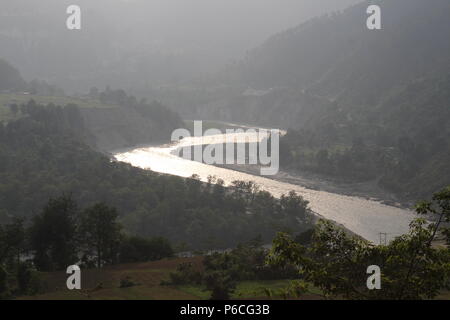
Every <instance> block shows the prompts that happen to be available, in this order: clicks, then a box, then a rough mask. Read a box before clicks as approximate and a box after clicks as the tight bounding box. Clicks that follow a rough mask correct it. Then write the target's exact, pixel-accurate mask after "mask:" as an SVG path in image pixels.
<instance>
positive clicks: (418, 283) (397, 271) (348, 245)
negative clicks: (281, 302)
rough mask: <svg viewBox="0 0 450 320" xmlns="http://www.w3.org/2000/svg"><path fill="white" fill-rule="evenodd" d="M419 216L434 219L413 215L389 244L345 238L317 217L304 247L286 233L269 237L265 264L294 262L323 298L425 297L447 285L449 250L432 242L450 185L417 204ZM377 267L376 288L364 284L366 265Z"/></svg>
mask: <svg viewBox="0 0 450 320" xmlns="http://www.w3.org/2000/svg"><path fill="white" fill-rule="evenodd" d="M417 212H418V213H421V214H429V213H433V214H436V215H437V219H436V221H435V222H432V223H428V222H427V221H425V220H424V219H416V220H414V221H413V222H412V223H411V225H410V231H409V233H408V234H405V235H402V236H400V237H397V238H396V239H395V240H393V241H392V242H391V243H390V244H389V245H386V246H375V245H373V244H371V243H369V242H367V241H365V240H363V239H361V238H358V237H355V236H351V235H349V234H348V233H347V232H345V231H344V230H342V229H340V228H338V227H336V226H335V225H334V224H333V223H331V222H329V221H323V220H322V221H320V222H319V223H318V225H317V227H316V230H315V232H314V235H313V239H312V244H311V245H310V247H308V248H307V247H304V246H302V245H301V244H299V243H298V242H296V241H294V240H293V239H292V238H291V237H290V236H288V235H287V234H279V235H278V236H277V238H276V239H275V240H274V243H273V248H272V250H271V254H270V258H269V263H271V264H281V265H283V264H286V263H292V264H295V265H296V266H297V267H298V268H299V270H301V271H300V275H301V277H302V278H303V279H304V280H306V281H308V282H311V283H313V284H314V285H315V286H316V287H319V288H320V289H321V290H322V292H323V294H324V295H325V296H327V297H344V298H347V299H431V298H433V297H435V296H436V295H437V294H438V293H439V291H440V290H442V289H444V288H448V286H449V285H448V280H449V277H450V251H449V249H448V248H445V249H439V248H434V247H433V246H432V244H433V241H434V240H435V238H436V235H437V234H438V232H439V230H442V231H444V232H446V231H447V230H448V229H445V228H444V229H442V228H441V224H442V222H443V221H444V220H447V221H448V219H449V218H450V188H447V189H444V190H443V191H441V192H439V193H436V194H435V195H434V196H433V201H431V202H422V203H420V204H419V205H418V206H417ZM370 265H377V266H379V267H380V268H381V270H382V278H381V279H382V290H369V289H368V288H367V287H366V280H367V274H366V271H367V267H368V266H370Z"/></svg>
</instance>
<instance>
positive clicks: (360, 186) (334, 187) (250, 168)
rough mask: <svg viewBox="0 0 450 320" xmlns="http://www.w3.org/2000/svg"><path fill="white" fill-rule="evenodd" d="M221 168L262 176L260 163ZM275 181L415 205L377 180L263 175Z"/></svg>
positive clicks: (399, 205) (395, 204) (288, 173)
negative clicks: (382, 187) (388, 189)
mask: <svg viewBox="0 0 450 320" xmlns="http://www.w3.org/2000/svg"><path fill="white" fill-rule="evenodd" d="M217 167H220V168H226V169H230V170H235V171H239V172H243V173H247V174H251V175H256V176H261V174H260V166H259V165H237V164H233V165H217ZM261 177H265V178H268V179H272V180H275V181H280V182H286V183H290V184H295V185H298V186H301V187H304V188H307V189H311V190H316V191H325V192H330V193H335V194H340V195H345V196H351V197H359V198H363V199H366V200H372V201H377V202H380V203H382V204H385V205H389V206H393V207H397V208H401V209H411V208H412V206H413V205H414V204H413V203H411V202H408V201H403V200H400V199H398V198H397V197H395V195H393V194H391V193H389V192H387V191H385V190H383V189H381V188H380V187H379V186H378V185H377V182H376V181H368V182H359V183H356V182H339V181H334V180H330V179H326V178H324V177H322V176H320V175H317V174H313V173H307V172H305V173H301V174H300V173H298V172H293V171H286V170H280V171H279V172H278V173H277V174H276V175H273V176H261Z"/></svg>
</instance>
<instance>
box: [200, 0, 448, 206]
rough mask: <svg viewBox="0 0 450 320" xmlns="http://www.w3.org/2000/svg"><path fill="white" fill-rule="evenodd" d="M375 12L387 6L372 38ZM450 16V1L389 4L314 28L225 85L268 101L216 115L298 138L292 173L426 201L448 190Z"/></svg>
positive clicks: (362, 7) (239, 68)
mask: <svg viewBox="0 0 450 320" xmlns="http://www.w3.org/2000/svg"><path fill="white" fill-rule="evenodd" d="M369 3H370V4H374V3H378V4H379V5H380V6H381V9H382V30H377V31H373V30H368V29H367V28H366V17H367V14H366V9H367V7H368V5H369ZM449 13H450V2H449V1H447V0H431V1H422V0H395V1H387V0H383V1H376V2H373V1H370V2H368V1H366V2H363V3H361V4H359V5H356V6H353V7H351V8H349V9H347V10H346V11H344V12H343V13H341V14H336V15H332V16H324V17H321V18H317V19H313V20H311V21H309V22H308V23H305V24H303V25H301V26H299V27H297V28H295V29H291V30H288V31H286V32H284V33H281V34H278V35H276V36H274V37H272V38H270V39H269V40H268V41H267V42H266V43H265V44H263V45H262V46H261V47H259V48H257V49H255V50H254V51H253V52H251V53H250V54H249V55H248V56H247V57H246V58H245V59H244V60H243V61H241V62H240V63H239V64H237V65H236V66H233V67H230V68H228V69H227V70H226V71H225V72H224V73H222V74H221V75H220V77H218V79H220V81H223V82H224V83H227V84H228V85H229V86H235V87H236V86H241V92H244V91H245V92H248V91H249V90H248V89H247V88H248V87H250V88H254V89H258V90H259V91H258V92H263V94H261V95H258V96H255V95H253V96H251V97H248V96H247V95H245V94H242V95H238V96H235V97H233V98H229V99H222V100H221V101H220V104H219V103H216V104H215V103H210V104H209V107H212V109H213V110H215V112H216V114H218V115H222V116H224V117H225V118H227V120H234V121H246V120H254V121H255V122H257V123H260V124H264V125H272V126H279V127H285V128H291V129H294V130H295V131H291V134H288V136H287V137H286V138H285V139H284V142H286V143H284V144H283V145H284V147H285V148H287V149H288V150H283V154H291V155H292V156H291V157H287V158H285V159H284V165H285V167H289V168H295V169H300V170H310V171H315V172H318V173H321V174H324V175H326V176H333V177H339V178H340V179H344V180H357V181H366V180H372V179H373V180H375V181H377V182H378V184H379V185H381V186H383V187H384V188H387V189H388V190H390V191H393V192H395V193H397V194H399V195H402V196H404V197H406V198H409V199H417V198H420V197H423V196H427V195H428V194H430V193H432V192H434V191H437V190H438V189H439V188H441V187H443V186H445V185H447V184H450V176H449V175H448V163H449V159H450V158H449V154H450V146H449V144H448V137H449V136H450V132H449V128H450V113H449V110H450V96H449V93H450V81H449V79H450V19H449V18H448V15H449ZM217 110H219V111H217ZM286 152H287V153H286ZM282 161H283V159H282Z"/></svg>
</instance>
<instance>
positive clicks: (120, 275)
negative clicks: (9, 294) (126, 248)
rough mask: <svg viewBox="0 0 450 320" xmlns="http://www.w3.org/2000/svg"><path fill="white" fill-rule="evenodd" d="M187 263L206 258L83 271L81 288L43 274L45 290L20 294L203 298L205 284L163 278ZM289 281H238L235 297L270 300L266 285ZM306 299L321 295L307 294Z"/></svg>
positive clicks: (84, 297) (195, 263)
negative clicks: (125, 284)
mask: <svg viewBox="0 0 450 320" xmlns="http://www.w3.org/2000/svg"><path fill="white" fill-rule="evenodd" d="M183 262H190V263H192V264H193V266H194V267H195V268H196V269H197V270H200V269H201V268H202V257H194V258H174V259H165V260H161V261H155V262H146V263H133V264H124V265H118V266H113V267H108V268H105V269H101V270H98V269H89V270H82V273H81V286H82V289H81V290H73V291H70V290H68V289H67V288H66V279H67V277H68V275H66V274H65V272H53V273H44V274H42V277H43V281H44V285H45V293H43V294H39V295H35V296H26V297H19V299H27V300H28V299H34V300H90V299H92V300H142V299H144V300H186V299H190V300H203V299H209V297H210V294H211V293H210V292H208V291H207V290H205V289H204V288H203V287H201V286H167V285H161V281H163V280H168V279H169V273H170V272H173V271H175V270H176V268H177V266H178V265H179V264H180V263H183ZM126 277H128V278H129V279H131V280H132V281H133V282H134V283H135V286H132V287H128V288H120V281H121V279H124V278H126ZM287 284H288V280H279V281H278V280H277V281H245V282H241V283H239V284H238V286H237V289H236V291H235V293H234V295H233V297H232V298H233V299H268V297H267V295H266V294H265V288H266V289H271V290H277V289H281V288H284V287H286V286H287ZM304 298H305V299H311V298H318V296H315V295H305V297H304Z"/></svg>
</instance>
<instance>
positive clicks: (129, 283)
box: [120, 276, 137, 288]
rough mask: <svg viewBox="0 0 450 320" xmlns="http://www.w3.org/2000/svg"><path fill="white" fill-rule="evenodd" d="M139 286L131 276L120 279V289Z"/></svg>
mask: <svg viewBox="0 0 450 320" xmlns="http://www.w3.org/2000/svg"><path fill="white" fill-rule="evenodd" d="M135 285H137V284H136V283H135V282H134V281H133V280H132V279H131V278H130V277H129V276H127V277H125V278H122V279H120V288H130V287H134V286H135Z"/></svg>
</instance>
